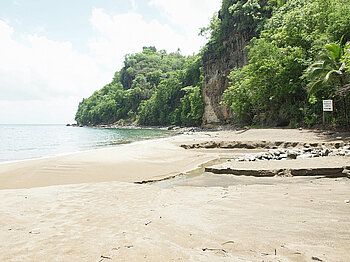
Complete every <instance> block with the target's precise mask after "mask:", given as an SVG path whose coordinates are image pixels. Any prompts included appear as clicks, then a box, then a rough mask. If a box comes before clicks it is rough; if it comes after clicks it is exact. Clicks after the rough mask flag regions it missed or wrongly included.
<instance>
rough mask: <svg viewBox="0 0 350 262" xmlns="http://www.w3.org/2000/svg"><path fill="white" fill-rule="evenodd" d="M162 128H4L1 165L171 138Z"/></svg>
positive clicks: (1, 129)
mask: <svg viewBox="0 0 350 262" xmlns="http://www.w3.org/2000/svg"><path fill="white" fill-rule="evenodd" d="M169 135H170V133H169V131H165V130H159V129H108V128H88V127H69V126H65V125H0V163H1V162H8V161H18V160H26V159H33V158H41V157H49V156H56V155H61V154H67V153H73V152H79V151H87V150H93V149H98V148H103V147H110V146H118V145H120V144H126V143H131V142H135V141H141V140H147V139H155V138H162V137H166V136H169Z"/></svg>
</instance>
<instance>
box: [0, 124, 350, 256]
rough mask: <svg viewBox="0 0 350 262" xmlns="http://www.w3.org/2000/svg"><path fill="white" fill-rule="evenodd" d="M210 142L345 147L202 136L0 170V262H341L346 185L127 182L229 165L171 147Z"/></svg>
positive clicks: (347, 227)
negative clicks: (210, 165) (202, 165)
mask: <svg viewBox="0 0 350 262" xmlns="http://www.w3.org/2000/svg"><path fill="white" fill-rule="evenodd" d="M214 139H217V140H225V139H227V140H230V139H232V140H244V141H249V140H268V141H273V140H284V141H293V140H294V141H330V140H332V141H334V140H344V139H347V138H346V137H341V136H338V137H337V136H334V137H331V136H324V135H320V134H317V133H312V132H310V131H299V130H276V129H273V130H250V131H246V132H232V131H231V132H228V131H225V132H208V133H205V132H204V133H198V134H193V135H183V136H177V137H172V138H168V139H162V140H157V141H151V142H145V143H139V144H132V145H126V146H123V147H118V148H113V149H106V150H98V151H92V152H86V153H80V154H74V155H69V156H62V157H57V158H50V159H41V160H35V161H26V162H21V163H13V164H6V165H1V166H0V183H1V188H4V189H3V190H0V199H1V200H0V214H1V215H0V216H1V219H0V251H1V252H0V261H321V260H322V261H349V260H350V252H349V249H348V247H349V246H350V204H348V203H346V202H344V200H348V199H350V180H349V179H347V178H318V177H317V178H310V177H291V178H290V177H271V178H255V177H233V176H227V175H214V174H211V173H205V174H203V175H201V176H198V177H195V178H192V179H188V180H184V181H183V182H181V183H177V184H174V185H171V186H168V187H165V188H164V187H160V186H158V185H157V184H153V185H136V184H133V183H130V182H135V181H139V180H147V179H154V178H161V177H164V176H168V175H173V174H178V173H181V172H184V171H186V170H188V169H193V168H195V167H196V166H197V165H198V164H200V163H202V162H205V161H208V160H210V159H213V158H215V157H218V156H220V154H225V155H227V154H228V153H227V152H222V151H220V150H219V151H214V150H212V151H211V152H208V151H206V150H185V149H183V148H181V147H179V145H181V144H182V143H191V142H199V141H207V140H214ZM319 161H320V164H321V163H323V162H324V161H326V158H324V159H323V158H319ZM341 161H343V160H341ZM345 161H346V158H345ZM252 164H253V163H252ZM47 185H54V186H47ZM42 186H45V187H42ZM35 187H37V188H35ZM6 188H7V189H6ZM15 188H17V189H15Z"/></svg>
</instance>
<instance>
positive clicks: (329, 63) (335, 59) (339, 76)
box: [307, 38, 349, 125]
mask: <svg viewBox="0 0 350 262" xmlns="http://www.w3.org/2000/svg"><path fill="white" fill-rule="evenodd" d="M342 40H343V38H342V39H341V40H340V43H331V44H327V45H325V47H324V49H323V50H321V52H320V53H319V55H318V57H317V60H316V62H314V63H313V64H311V65H310V66H309V67H308V69H307V76H308V77H309V79H310V80H311V82H310V85H309V92H310V93H316V92H318V91H320V90H321V89H322V88H324V87H325V86H327V85H329V84H330V82H331V81H333V80H335V81H337V82H338V85H337V88H336V90H332V91H333V92H334V93H335V94H340V95H341V96H342V101H343V109H344V117H345V120H346V122H347V124H348V125H349V119H348V115H347V105H346V92H345V91H346V89H345V88H344V84H345V76H346V75H345V74H346V70H345V69H346V63H345V61H344V46H343V45H342Z"/></svg>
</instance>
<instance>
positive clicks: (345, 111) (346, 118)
mask: <svg viewBox="0 0 350 262" xmlns="http://www.w3.org/2000/svg"><path fill="white" fill-rule="evenodd" d="M339 84H340V92H341V95H342V99H343V107H344V117H345V120H346V124H347V126H348V127H349V126H350V125H349V119H348V113H347V110H346V99H345V90H344V88H343V79H342V78H341V77H340V78H339Z"/></svg>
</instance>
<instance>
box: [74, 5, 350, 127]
mask: <svg viewBox="0 0 350 262" xmlns="http://www.w3.org/2000/svg"><path fill="white" fill-rule="evenodd" d="M200 34H202V35H206V36H208V43H207V45H206V46H205V48H204V49H203V50H202V51H201V53H200V54H198V55H196V56H190V57H184V56H182V55H181V54H180V53H179V52H176V53H170V54H167V53H166V51H164V50H161V51H157V50H156V48H154V47H145V48H144V49H143V51H142V52H141V53H138V54H132V55H127V56H126V57H125V61H124V67H123V68H122V69H121V70H120V71H118V72H116V73H115V76H114V79H113V81H112V82H111V83H110V84H108V85H106V86H105V87H103V88H102V89H101V90H99V91H96V92H95V93H94V94H93V95H92V96H90V97H89V98H87V99H83V101H82V102H81V103H80V104H79V108H78V111H77V113H76V121H77V122H78V123H79V124H84V125H89V124H91V125H96V124H104V123H116V122H117V123H124V122H132V123H139V124H144V125H170V124H175V125H187V126H190V125H200V124H201V119H202V115H203V108H204V104H203V102H202V96H201V89H202V84H203V78H204V77H206V76H204V75H203V68H202V67H203V62H202V60H203V52H210V53H212V54H214V56H216V57H218V56H219V57H220V56H222V55H223V54H224V53H225V52H222V51H223V49H224V48H225V45H224V44H223V43H224V42H227V41H229V39H230V36H231V35H244V36H245V37H244V39H250V45H249V46H248V47H247V50H248V51H249V59H248V60H249V63H248V65H246V66H244V67H243V68H236V69H234V70H233V71H232V72H231V74H230V75H229V80H230V86H229V87H228V89H227V90H226V91H225V92H224V95H223V103H225V104H227V105H229V106H230V107H231V109H232V112H233V116H232V121H231V122H232V123H234V124H245V125H246V124H248V125H256V124H263V125H275V124H289V125H290V126H291V127H296V126H299V125H307V126H313V125H316V124H320V123H321V122H322V100H324V99H333V100H334V114H333V116H334V118H332V119H331V120H330V121H331V123H332V125H334V126H343V127H344V126H347V125H349V121H350V119H349V113H350V110H349V105H350V96H349V90H350V76H349V75H350V73H349V71H350V1H348V0H223V1H222V7H221V9H220V10H219V11H218V13H216V14H214V16H213V18H212V19H211V21H210V24H209V26H208V27H204V28H202V29H201V32H200Z"/></svg>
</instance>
